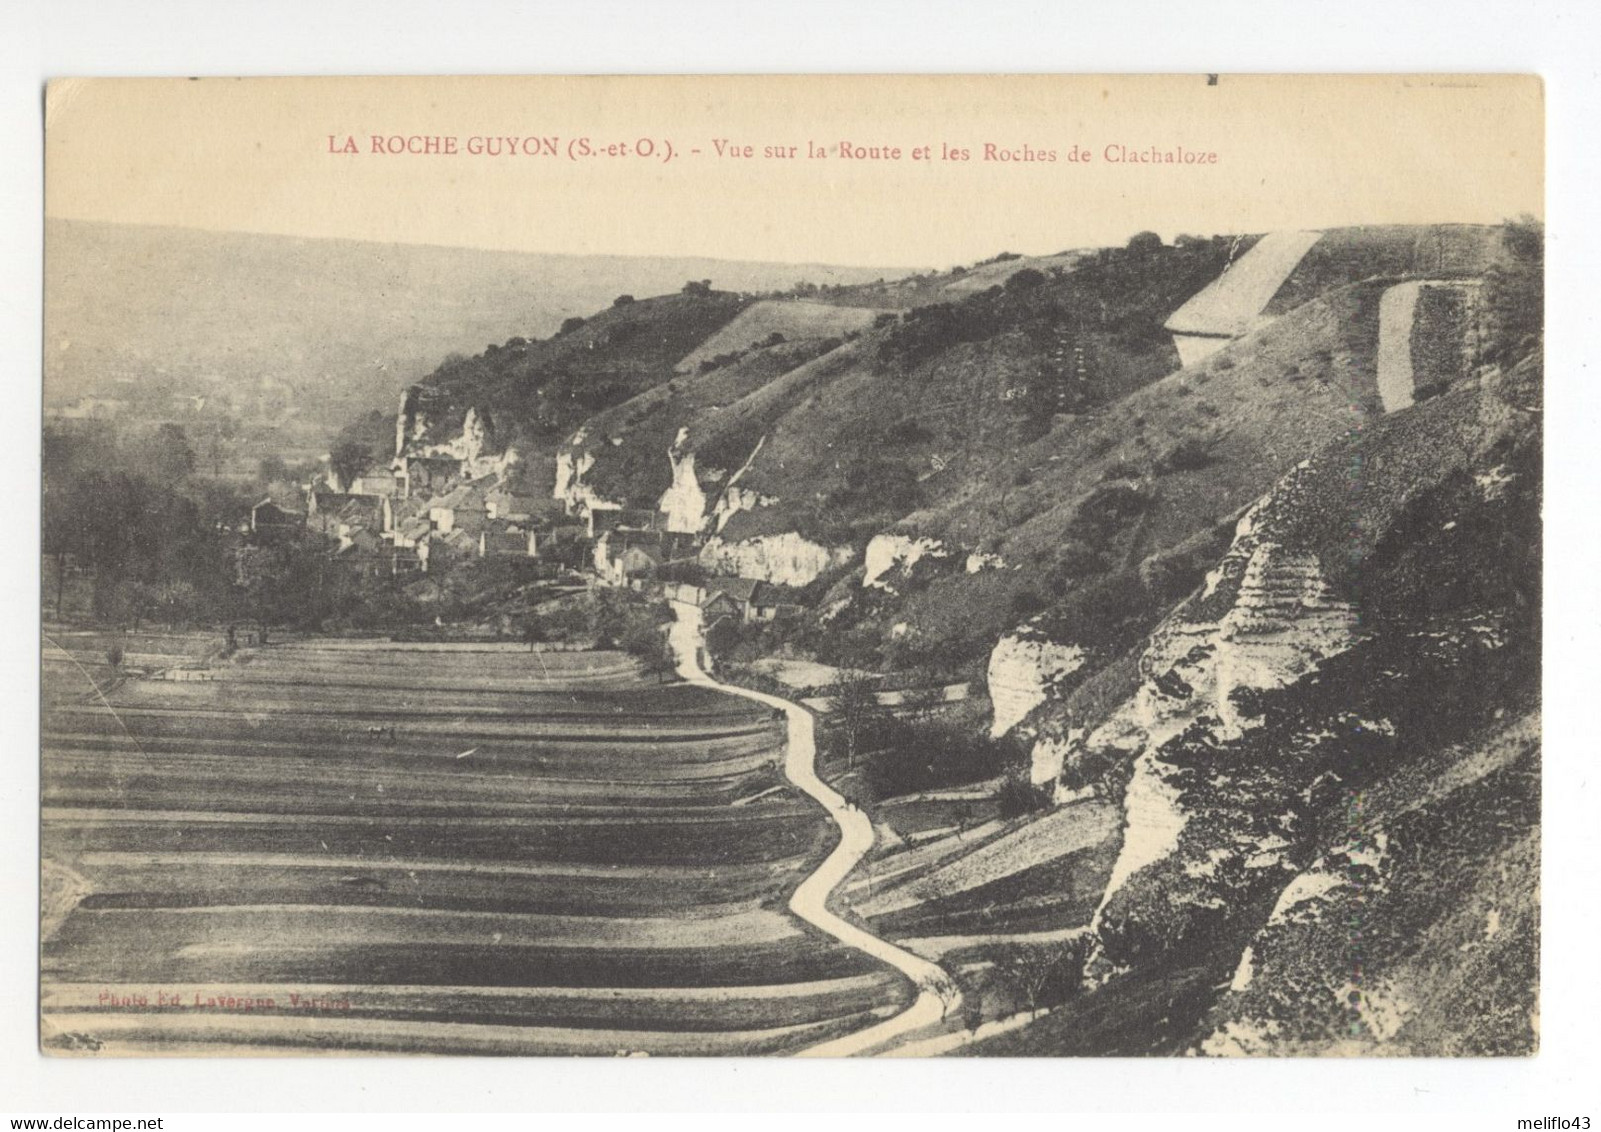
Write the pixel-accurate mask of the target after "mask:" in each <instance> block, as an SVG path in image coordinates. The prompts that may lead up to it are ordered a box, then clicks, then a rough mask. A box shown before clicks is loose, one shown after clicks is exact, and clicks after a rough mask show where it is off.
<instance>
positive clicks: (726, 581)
mask: <svg viewBox="0 0 1601 1132" xmlns="http://www.w3.org/2000/svg"><path fill="white" fill-rule="evenodd" d="M677 594H678V596H679V599H680V600H682V599H683V597H684V596H686V595H689V594H693V595H695V597H696V599H697V601H698V604H699V605H700V609H701V616H702V619H703V620H704V621H705V623H706V624H707V625H711V624H713V623H714V622H716V621H719V620H721V619H722V618H724V617H733V618H736V619H738V620H739V621H740V622H742V623H744V624H750V623H751V622H755V621H776V620H778V619H779V618H781V617H791V616H794V615H796V614H799V613H802V612H804V611H805V608H806V607H805V606H804V605H803V604H801V601H800V595H799V593H798V591H796V590H794V589H792V588H791V587H789V586H779V585H774V584H773V583H772V582H763V581H760V580H758V579H755V578H707V579H706V580H705V582H703V583H702V584H701V585H700V586H696V587H679V589H678V590H677Z"/></svg>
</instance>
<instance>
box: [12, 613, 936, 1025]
mask: <svg viewBox="0 0 1601 1132" xmlns="http://www.w3.org/2000/svg"><path fill="white" fill-rule="evenodd" d="M78 676H79V678H80V685H79V686H80V687H81V688H82V694H81V695H76V696H73V695H65V694H58V695H57V696H55V697H54V698H53V700H52V702H50V703H48V704H47V709H46V716H45V723H44V759H43V770H44V787H43V791H44V796H43V820H44V826H43V844H44V856H45V862H46V913H47V915H46V923H45V932H46V935H45V941H44V947H43V968H42V969H43V988H42V1004H43V1041H44V1044H45V1046H46V1047H47V1048H49V1049H52V1050H59V1051H68V1052H76V1051H102V1052H111V1053H137V1054H148V1053H189V1052H197V1051H200V1050H204V1051H206V1052H215V1051H222V1052H252V1053H261V1052H274V1051H281V1052H293V1051H296V1050H309V1049H341V1050H361V1051H389V1052H429V1053H506V1054H533V1053H584V1054H615V1053H620V1052H629V1053H640V1052H643V1053H652V1054H714V1053H741V1054H743V1053H781V1052H792V1051H796V1050H799V1049H802V1048H805V1047H807V1046H810V1045H814V1044H817V1043H819V1042H821V1041H824V1040H826V1039H828V1038H831V1037H835V1036H838V1035H840V1034H843V1033H847V1032H850V1031H851V1030H854V1029H857V1028H860V1027H862V1026H865V1025H867V1024H870V1023H871V1022H873V1021H874V1020H875V1019H877V1018H881V1017H884V1016H887V1015H889V1014H892V1013H894V1012H896V1011H897V1010H899V1009H900V1008H902V1007H903V1006H904V1005H905V1003H907V1002H908V1001H910V997H911V995H910V988H909V986H907V985H906V984H905V983H904V981H903V980H901V979H900V978H899V976H897V975H896V974H895V973H894V972H893V971H890V970H888V969H886V968H884V967H883V966H881V965H879V964H876V963H873V962H872V961H870V960H869V959H867V958H866V957H864V956H862V955H860V954H859V953H857V952H854V951H851V950H849V949H847V948H844V947H842V946H840V945H838V944H836V943H834V942H833V941H832V940H830V939H829V938H827V937H825V936H822V935H821V934H820V933H817V932H816V931H815V930H814V929H812V928H810V927H809V926H808V925H806V924H805V923H803V922H802V921H800V920H799V919H797V918H796V917H794V916H793V915H792V914H790V913H789V911H788V910H787V900H788V896H789V894H790V893H791V892H792V891H793V890H794V889H795V887H796V886H797V885H798V884H799V882H800V880H801V879H802V878H803V877H804V876H805V875H806V874H807V873H808V872H810V871H811V870H812V869H813V868H815V867H816V864H817V863H818V862H819V861H820V860H821V859H822V858H823V857H824V856H825V855H826V854H827V852H828V850H829V848H830V847H831V845H832V843H833V840H834V838H835V836H836V835H835V833H834V831H833V828H832V826H831V825H830V823H829V822H828V821H827V819H826V816H825V815H824V813H823V811H822V810H820V809H819V808H817V807H816V806H815V805H814V804H812V803H811V802H810V801H809V800H808V799H805V798H804V797H803V796H801V795H800V794H798V793H797V792H795V791H794V790H793V789H792V788H790V787H789V786H788V785H787V784H786V783H785V781H784V779H783V777H782V773H781V767H780V762H781V759H782V754H783V727H784V724H783V721H782V720H781V719H778V718H774V714H773V713H772V712H771V711H769V710H768V709H766V708H764V707H762V706H761V705H757V704H753V703H750V702H749V701H745V700H741V699H738V698H735V697H731V696H726V695H722V694H720V693H718V692H716V691H714V690H711V689H707V688H700V687H694V686H691V685H687V684H667V685H662V684H656V683H653V682H652V681H651V679H650V678H647V677H642V676H641V675H640V674H639V673H638V671H637V670H636V669H635V668H634V666H633V664H632V662H630V661H628V660H627V659H626V658H624V657H622V656H620V655H618V654H605V653H529V652H527V651H525V650H522V649H519V648H515V647H506V648H499V647H495V646H478V647H474V648H466V649H463V648H455V649H449V648H445V649H441V648H429V647H427V646H416V645H410V646H408V645H398V644H390V643H387V642H382V643H380V642H354V641H306V642H294V643H286V644H280V645H274V646H270V647H267V648H263V649H259V650H254V651H252V652H248V653H244V654H240V655H239V656H238V657H235V658H234V659H233V660H231V661H225V662H220V663H218V664H217V665H215V666H214V668H213V670H212V677H213V678H212V679H210V680H206V681H185V682H176V681H162V680H155V679H136V680H128V681H125V682H123V683H121V684H120V685H117V686H116V687H114V688H111V689H108V690H106V691H105V693H104V694H105V699H104V700H103V699H102V698H101V696H100V694H98V693H97V692H96V691H95V690H94V689H92V688H90V687H89V685H88V683H87V679H86V674H84V673H78ZM53 682H54V683H55V684H56V685H57V687H58V689H61V688H65V687H66V686H67V683H66V682H67V676H66V675H65V674H57V675H55V676H54V677H53ZM775 787H777V789H775Z"/></svg>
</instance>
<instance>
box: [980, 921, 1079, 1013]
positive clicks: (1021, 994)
mask: <svg viewBox="0 0 1601 1132" xmlns="http://www.w3.org/2000/svg"><path fill="white" fill-rule="evenodd" d="M1078 954H1079V949H1078V947H1077V946H1076V945H1075V942H1074V941H1072V940H1068V941H1064V942H1061V943H1049V944H1045V945H1043V946H1032V945H1029V946H1023V947H1017V948H1013V949H1012V950H1010V951H1008V952H1006V953H1005V954H1004V955H1002V956H1001V957H1000V958H998V959H996V961H995V969H996V971H997V972H999V974H1000V976H1001V978H1002V979H1004V980H1005V981H1006V982H1007V983H1008V984H1009V985H1010V986H1011V988H1012V990H1013V991H1014V992H1015V993H1016V995H1017V997H1018V998H1019V999H1020V1000H1021V1002H1022V1004H1023V1005H1024V1006H1026V1007H1027V1008H1028V1012H1029V1015H1030V1016H1031V1017H1032V1016H1033V1015H1035V1014H1038V1013H1039V1008H1040V1007H1041V1006H1045V1005H1048V1004H1049V1003H1050V1002H1051V1001H1053V1000H1059V999H1062V998H1066V997H1067V995H1068V994H1069V993H1070V992H1071V987H1072V985H1073V983H1074V980H1075V978H1076V976H1077V974H1078Z"/></svg>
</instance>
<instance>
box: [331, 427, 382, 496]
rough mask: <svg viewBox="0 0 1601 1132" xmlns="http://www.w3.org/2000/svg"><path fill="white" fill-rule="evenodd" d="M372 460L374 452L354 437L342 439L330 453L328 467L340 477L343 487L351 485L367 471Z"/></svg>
mask: <svg viewBox="0 0 1601 1132" xmlns="http://www.w3.org/2000/svg"><path fill="white" fill-rule="evenodd" d="M371 462H372V452H371V451H370V450H369V449H368V448H367V446H366V445H365V444H363V443H361V442H360V441H359V440H355V439H353V438H346V439H343V440H340V441H339V442H338V443H336V444H335V445H334V447H333V451H332V452H330V453H329V454H328V467H329V469H330V470H331V471H332V472H333V474H334V475H335V476H336V477H337V478H338V480H339V484H340V486H341V487H349V486H350V484H351V481H353V480H354V479H355V478H356V477H357V476H359V475H361V473H362V472H364V471H366V470H367V465H368V464H369V463H371Z"/></svg>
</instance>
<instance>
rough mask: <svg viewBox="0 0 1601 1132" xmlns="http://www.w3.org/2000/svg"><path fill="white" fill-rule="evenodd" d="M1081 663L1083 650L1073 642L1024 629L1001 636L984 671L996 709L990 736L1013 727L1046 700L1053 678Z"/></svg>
mask: <svg viewBox="0 0 1601 1132" xmlns="http://www.w3.org/2000/svg"><path fill="white" fill-rule="evenodd" d="M1083 663H1084V650H1083V649H1081V648H1079V647H1077V646H1076V645H1064V644H1057V643H1056V642H1054V641H1047V640H1045V639H1043V638H1042V637H1039V636H1038V635H1037V634H1033V633H1030V632H1028V631H1027V630H1023V631H1021V632H1012V633H1008V634H1006V635H1005V636H1004V637H1002V638H1001V639H1000V640H999V641H997V642H996V644H995V648H994V649H993V650H991V652H990V660H989V670H988V674H987V680H988V682H989V693H990V703H991V704H992V705H993V706H994V709H995V718H994V720H993V721H992V722H991V724H990V737H991V738H995V739H999V738H1000V737H1001V736H1002V735H1005V734H1006V733H1007V732H1008V731H1010V730H1011V729H1012V728H1014V727H1016V726H1017V725H1018V724H1019V723H1021V722H1022V721H1023V719H1024V717H1026V716H1027V715H1028V713H1029V712H1031V711H1033V710H1034V709H1035V708H1037V707H1039V705H1040V704H1042V703H1044V702H1045V699H1046V697H1047V696H1048V695H1049V689H1050V688H1051V686H1052V685H1053V684H1054V683H1055V682H1056V680H1058V679H1059V678H1061V677H1063V676H1068V675H1071V674H1072V673H1074V672H1076V671H1078V669H1079V667H1080V666H1081V665H1083Z"/></svg>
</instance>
